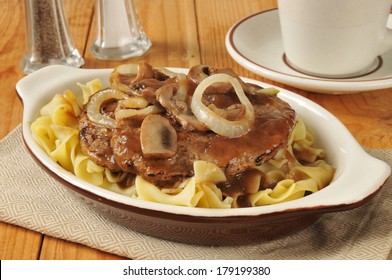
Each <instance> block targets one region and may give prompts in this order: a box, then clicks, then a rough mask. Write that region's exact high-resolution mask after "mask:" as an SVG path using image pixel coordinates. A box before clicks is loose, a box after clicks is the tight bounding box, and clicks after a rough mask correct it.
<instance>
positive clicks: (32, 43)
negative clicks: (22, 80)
mask: <svg viewBox="0 0 392 280" xmlns="http://www.w3.org/2000/svg"><path fill="white" fill-rule="evenodd" d="M25 11H26V32H27V50H26V54H25V56H24V57H23V59H22V63H21V64H22V68H23V71H24V72H25V73H26V74H30V73H32V72H34V71H36V70H38V69H40V68H42V67H45V66H47V65H51V64H62V65H69V66H73V67H80V66H82V65H83V64H84V60H83V58H82V56H81V55H80V54H79V52H78V50H77V49H76V48H75V47H74V44H73V41H72V39H71V37H70V32H69V27H68V20H67V17H66V15H65V12H64V3H63V0H25Z"/></svg>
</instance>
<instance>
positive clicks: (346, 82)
mask: <svg viewBox="0 0 392 280" xmlns="http://www.w3.org/2000/svg"><path fill="white" fill-rule="evenodd" d="M388 26H392V17H390V18H389V22H388ZM225 43H226V48H227V51H228V52H229V54H230V55H231V56H232V58H233V59H234V60H235V61H236V62H237V63H239V64H240V65H241V66H243V67H244V68H246V69H248V70H249V71H252V72H254V73H256V74H258V75H260V76H263V77H266V78H268V79H270V80H274V81H278V82H281V83H283V84H287V85H290V86H293V87H296V88H300V89H304V90H308V91H313V92H319V93H328V94H346V93H355V92H361V91H368V90H376V89H383V88H389V87H392V51H389V52H387V53H384V54H383V55H382V56H380V57H379V61H380V65H379V68H378V69H376V70H375V71H373V72H371V73H368V74H367V75H363V76H361V77H355V78H348V79H326V78H318V77H314V76H310V75H306V74H304V73H300V72H298V71H296V70H294V69H292V68H290V67H289V66H288V65H287V64H286V63H285V62H284V51H283V44H282V38H281V32H280V23H279V13H278V10H277V9H273V10H268V11H265V12H261V13H257V14H254V15H251V16H249V17H247V18H244V19H242V20H241V21H239V22H237V23H236V24H235V25H233V26H232V27H231V29H230V30H229V32H228V33H227V35H226V42H225Z"/></svg>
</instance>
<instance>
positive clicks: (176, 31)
mask: <svg viewBox="0 0 392 280" xmlns="http://www.w3.org/2000/svg"><path fill="white" fill-rule="evenodd" d="M64 3H65V5H66V12H67V15H68V19H69V24H70V32H71V35H72V38H73V40H74V43H75V46H76V47H77V48H78V50H79V51H80V53H81V54H83V56H84V58H85V61H86V63H85V65H84V66H83V67H84V68H108V67H115V66H116V65H118V64H119V63H122V62H118V61H102V60H98V59H96V58H95V57H93V56H92V55H91V53H90V51H89V48H90V46H91V44H92V42H93V40H94V38H95V34H96V25H95V24H96V23H95V17H94V3H95V0H83V1H80V0H67V1H64ZM136 3H137V7H138V10H139V14H140V18H141V21H142V25H143V28H144V31H145V32H146V34H147V36H148V37H149V38H150V39H151V41H152V47H151V49H150V50H149V51H148V52H147V53H146V54H145V55H143V56H142V57H139V58H133V59H128V60H126V61H123V62H136V61H138V60H141V59H142V60H146V61H148V62H149V63H151V64H153V65H155V66H171V67H190V66H192V65H195V64H200V63H203V64H210V65H212V66H214V67H219V68H226V67H229V68H233V69H234V70H235V71H236V72H237V73H238V74H240V75H241V76H245V77H249V78H253V79H258V80H261V81H264V82H268V83H271V84H273V85H278V86H281V87H283V88H286V89H289V90H291V91H293V92H296V93H298V94H300V95H303V96H305V97H307V98H309V99H311V100H313V101H315V102H316V103H318V104H320V105H321V106H323V107H324V108H326V109H327V110H329V111H331V112H332V113H333V114H334V115H335V116H336V117H337V118H338V119H339V120H341V121H342V122H343V124H345V125H346V127H347V128H348V129H349V130H350V131H351V133H352V134H353V136H354V137H355V138H356V139H357V140H358V141H359V143H360V144H361V145H363V146H365V147H368V148H377V149H392V89H384V90H377V91H370V92H364V93H358V94H353V95H339V96H332V95H325V94H316V93H312V92H307V91H302V90H299V89H295V88H292V87H289V86H285V85H283V84H280V83H277V82H274V81H270V80H267V79H265V78H263V77H259V76H257V75H255V74H253V73H251V72H249V71H248V70H246V69H244V68H242V67H241V66H240V65H238V64H237V63H236V62H235V61H234V60H233V59H232V58H231V57H230V56H229V55H228V53H227V51H226V47H225V44H224V39H225V36H226V33H227V31H228V30H229V28H230V27H231V26H232V25H233V24H234V23H236V22H237V21H239V20H240V19H242V18H244V17H247V16H249V15H251V14H254V13H257V12H260V11H262V10H268V9H271V8H276V5H277V4H276V0H213V1H212V0H148V1H145V0H136ZM0 7H2V16H1V17H0V89H1V90H0V100H1V103H2V105H3V106H2V113H3V116H4V117H3V118H2V119H1V123H0V138H3V137H4V136H5V135H7V134H8V133H9V132H10V131H11V130H12V129H13V128H15V127H16V126H17V125H18V124H19V123H20V122H21V119H22V104H21V102H20V100H19V99H18V97H17V95H16V92H15V85H16V83H17V81H18V80H19V79H21V78H22V77H23V76H24V74H23V73H22V71H21V68H20V66H19V62H20V60H21V58H22V56H23V54H24V51H25V42H26V31H25V22H24V1H23V0H0ZM37 258H38V259H119V257H117V256H114V255H111V254H108V253H105V252H101V251H99V250H95V249H92V248H88V247H85V246H82V245H79V244H75V243H72V242H68V241H64V240H60V239H56V238H52V237H48V236H43V235H41V234H40V233H36V232H33V231H30V230H27V229H23V228H20V227H16V226H13V225H9V224H5V223H1V222H0V259H37Z"/></svg>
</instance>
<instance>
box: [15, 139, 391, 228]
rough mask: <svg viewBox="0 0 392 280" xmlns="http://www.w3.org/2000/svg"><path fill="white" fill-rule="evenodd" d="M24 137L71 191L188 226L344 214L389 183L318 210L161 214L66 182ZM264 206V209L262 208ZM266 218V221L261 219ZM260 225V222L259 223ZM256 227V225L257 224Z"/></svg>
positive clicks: (315, 208)
mask: <svg viewBox="0 0 392 280" xmlns="http://www.w3.org/2000/svg"><path fill="white" fill-rule="evenodd" d="M22 138H23V142H24V144H25V147H26V149H27V150H28V152H29V153H30V155H32V158H33V159H34V160H35V161H36V162H37V163H38V164H39V165H40V166H41V167H43V168H44V169H45V170H46V172H48V173H50V174H51V175H52V178H54V179H56V180H57V181H60V182H61V183H63V184H64V185H65V186H67V187H68V188H70V189H72V190H73V191H75V192H77V193H79V194H81V195H82V196H85V197H88V198H90V199H92V200H95V201H97V202H101V203H103V204H106V205H108V206H111V207H114V208H117V209H120V210H123V211H129V212H134V213H137V214H140V215H144V216H151V217H156V218H160V219H165V220H171V221H177V222H188V223H211V222H214V223H222V224H223V223H227V222H229V223H238V224H244V223H248V222H252V224H255V223H256V222H258V223H260V224H265V223H267V222H271V221H277V220H281V221H285V220H290V219H292V218H295V217H296V216H298V214H300V215H319V214H324V213H329V212H340V211H346V210H350V209H354V208H356V207H359V206H361V205H363V204H365V203H366V202H368V201H369V200H371V199H372V198H373V197H375V196H376V195H377V194H378V192H379V191H380V190H381V189H382V187H383V186H384V185H385V182H386V180H387V179H388V178H386V179H385V181H384V182H383V183H382V184H381V185H380V186H379V187H378V188H377V189H376V190H375V191H374V192H373V193H371V194H370V195H368V196H367V197H365V198H363V199H362V200H360V201H357V202H354V203H350V204H337V205H328V206H323V205H320V206H315V207H306V208H295V209H289V210H284V211H280V212H273V213H266V214H259V215H255V216H253V215H240V216H215V217H208V216H192V215H186V214H177V213H170V212H165V211H159V210H153V209H146V208H141V207H138V206H132V205H128V204H124V203H121V202H118V201H113V200H110V199H107V198H105V197H102V196H99V195H97V194H95V193H93V192H90V191H88V190H84V189H81V188H80V187H78V186H76V185H74V184H72V183H70V182H68V181H66V180H65V179H63V178H62V177H61V176H60V175H58V174H56V173H55V172H53V171H52V170H50V169H49V168H48V167H47V166H46V165H45V164H44V163H43V162H41V161H40V160H39V158H38V157H37V156H36V155H35V154H34V152H33V151H32V150H31V149H30V147H29V145H28V143H27V141H26V139H25V137H24V135H23V132H22ZM259 207H263V206H259ZM261 218H262V219H261ZM256 224H257V223H256ZM256 224H255V225H256Z"/></svg>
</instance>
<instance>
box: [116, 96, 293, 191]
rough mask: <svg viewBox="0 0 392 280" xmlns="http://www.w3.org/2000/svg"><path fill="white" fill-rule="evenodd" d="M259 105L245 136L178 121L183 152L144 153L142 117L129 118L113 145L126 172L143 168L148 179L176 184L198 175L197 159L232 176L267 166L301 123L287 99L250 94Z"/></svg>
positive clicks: (178, 141) (142, 171)
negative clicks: (160, 155) (226, 134)
mask: <svg viewBox="0 0 392 280" xmlns="http://www.w3.org/2000/svg"><path fill="white" fill-rule="evenodd" d="M248 98H249V99H250V101H251V102H252V104H253V106H254V109H255V117H256V119H255V123H254V127H253V128H252V129H251V130H250V132H248V133H247V134H245V135H243V136H241V137H239V138H227V137H223V136H220V135H218V134H215V133H213V132H195V131H188V130H184V129H182V127H180V126H179V125H174V128H175V129H176V131H177V136H178V139H177V152H176V154H175V155H174V156H172V157H171V158H169V159H149V158H145V157H144V156H143V152H142V149H141V144H140V125H141V122H140V121H135V120H123V121H121V122H120V123H119V124H118V127H117V129H116V130H115V131H114V133H113V137H112V140H111V146H112V148H113V154H114V157H115V160H116V162H117V164H118V165H119V166H120V168H121V169H122V170H124V171H126V172H135V171H136V172H137V174H139V175H141V176H142V177H144V178H145V179H146V180H148V181H150V182H152V183H154V184H156V185H159V186H170V185H174V184H175V183H177V182H178V181H181V180H182V179H184V178H186V177H190V176H192V175H193V162H194V161H195V160H205V161H209V162H213V163H215V164H216V165H218V166H219V167H220V168H222V170H223V171H224V172H225V174H226V176H227V177H228V179H229V180H230V177H232V176H234V175H235V174H237V173H239V172H243V171H244V170H246V169H248V168H250V167H253V166H255V165H258V164H261V163H263V162H265V161H267V160H269V159H270V158H271V157H273V156H274V155H275V154H276V152H277V151H278V150H279V149H280V148H281V147H284V146H285V145H287V141H288V137H289V134H290V132H291V130H292V128H293V126H294V124H295V112H294V111H293V109H292V108H291V107H290V106H289V105H288V104H287V103H285V102H283V101H282V100H280V99H278V98H277V97H275V96H269V95H265V94H258V95H249V96H248Z"/></svg>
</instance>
